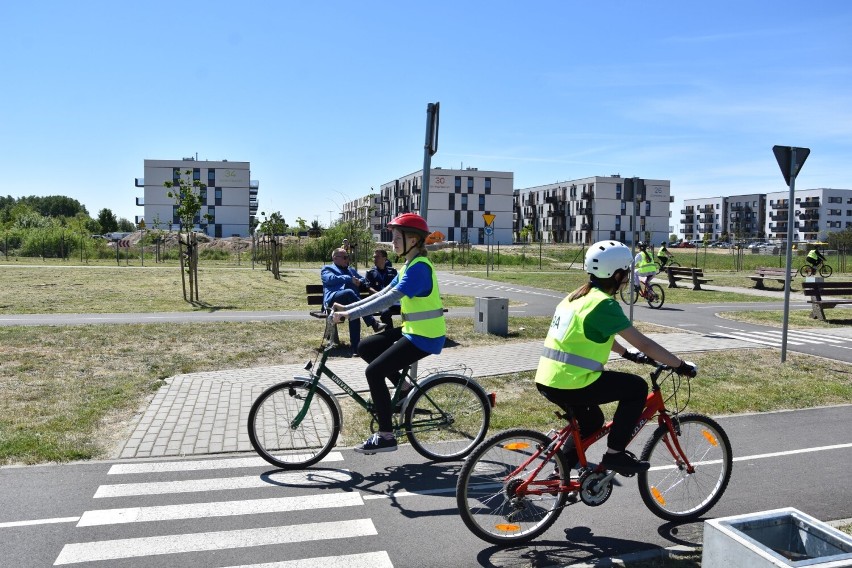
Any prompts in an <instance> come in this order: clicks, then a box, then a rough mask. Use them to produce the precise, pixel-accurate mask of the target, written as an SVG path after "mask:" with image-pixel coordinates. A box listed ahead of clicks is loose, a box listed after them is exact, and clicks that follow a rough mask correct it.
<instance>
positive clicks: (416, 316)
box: [400, 308, 444, 321]
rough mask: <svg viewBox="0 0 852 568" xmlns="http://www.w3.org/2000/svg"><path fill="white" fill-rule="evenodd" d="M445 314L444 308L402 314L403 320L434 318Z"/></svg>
mask: <svg viewBox="0 0 852 568" xmlns="http://www.w3.org/2000/svg"><path fill="white" fill-rule="evenodd" d="M443 315H444V308H439V309H437V310H429V311H427V312H418V313H416V314H401V316H400V317H401V318H402V321H422V320H427V319H432V318H437V317H440V316H443Z"/></svg>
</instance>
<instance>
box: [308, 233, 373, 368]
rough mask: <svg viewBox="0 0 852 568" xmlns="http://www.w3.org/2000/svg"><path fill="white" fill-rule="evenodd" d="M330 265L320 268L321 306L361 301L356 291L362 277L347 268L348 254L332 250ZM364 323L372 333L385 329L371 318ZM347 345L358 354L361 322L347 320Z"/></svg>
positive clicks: (342, 250)
mask: <svg viewBox="0 0 852 568" xmlns="http://www.w3.org/2000/svg"><path fill="white" fill-rule="evenodd" d="M331 262H332V264H327V265H325V266H323V267H322V270H321V271H320V276H321V277H322V286H323V305H325V306H329V307H330V306H332V305H334V304H335V303H338V304H344V305H348V304H351V303H352V302H356V301H358V300H360V299H361V295H360V294H359V293H358V291H359V290H360V289H361V284H362V283H363V281H364V277H363V276H361V275H360V274H358V271H357V270H355V269H354V268H351V267H350V266H349V253H348V252H346V250H345V249H342V248H339V249H334V252H332V253H331ZM364 323H366V324H367V325H369V326H371V327H372V328H373V330H374V331H376V332H379V331H382V330H383V329H384V328H385V324H383V323H379V322H378V321H376V318H374V317H373V316H365V317H364ZM349 343H350V344H351V345H352V353H353V354H356V353H357V352H358V344H359V343H361V320H360V319H354V320H349Z"/></svg>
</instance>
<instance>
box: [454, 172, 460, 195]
mask: <svg viewBox="0 0 852 568" xmlns="http://www.w3.org/2000/svg"><path fill="white" fill-rule="evenodd" d="M455 192H456V193H461V176H456V186H455Z"/></svg>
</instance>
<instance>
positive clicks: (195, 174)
mask: <svg viewBox="0 0 852 568" xmlns="http://www.w3.org/2000/svg"><path fill="white" fill-rule="evenodd" d="M192 181H201V168H192Z"/></svg>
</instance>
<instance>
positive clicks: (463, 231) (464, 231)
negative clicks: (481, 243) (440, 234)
mask: <svg viewBox="0 0 852 568" xmlns="http://www.w3.org/2000/svg"><path fill="white" fill-rule="evenodd" d="M461 242H463V243H467V242H470V241H469V240H468V236H467V227H462V228H461Z"/></svg>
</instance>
